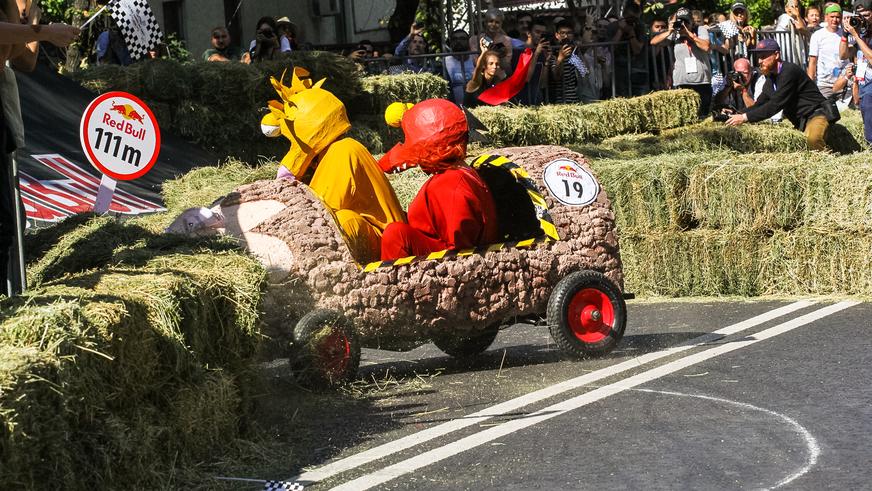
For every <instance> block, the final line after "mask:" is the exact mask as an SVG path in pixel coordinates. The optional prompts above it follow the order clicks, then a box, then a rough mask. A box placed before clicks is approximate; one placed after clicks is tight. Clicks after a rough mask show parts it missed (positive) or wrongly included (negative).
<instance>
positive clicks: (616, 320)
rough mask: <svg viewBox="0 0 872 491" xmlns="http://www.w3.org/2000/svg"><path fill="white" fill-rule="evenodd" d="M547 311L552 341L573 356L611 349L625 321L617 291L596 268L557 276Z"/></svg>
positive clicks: (595, 353)
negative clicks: (561, 276) (558, 279)
mask: <svg viewBox="0 0 872 491" xmlns="http://www.w3.org/2000/svg"><path fill="white" fill-rule="evenodd" d="M547 314H548V330H549V331H550V332H551V337H552V338H553V339H554V342H555V343H557V346H558V347H560V349H561V351H563V352H564V353H566V354H568V355H571V356H573V357H576V358H581V357H585V356H590V355H604V354H606V353H608V352H609V351H611V350H612V349H614V347H615V346H616V345H617V344H618V341H620V340H621V337H623V335H624V328H625V326H626V323H627V307H626V304H624V298H623V296H622V295H621V291H620V290H619V289H618V287H617V286H615V284H614V283H612V282H611V281H610V280H609V279H608V278H606V277H605V276H604V275H603V274H602V273H598V272H596V271H579V272H576V273H572V274H570V275H569V276H567V277H565V278H563V279H562V280H560V282H559V283H557V286H556V287H554V291H553V292H552V293H551V297H550V298H549V299H548V312H547Z"/></svg>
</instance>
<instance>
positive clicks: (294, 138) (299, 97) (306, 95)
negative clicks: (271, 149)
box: [261, 67, 351, 178]
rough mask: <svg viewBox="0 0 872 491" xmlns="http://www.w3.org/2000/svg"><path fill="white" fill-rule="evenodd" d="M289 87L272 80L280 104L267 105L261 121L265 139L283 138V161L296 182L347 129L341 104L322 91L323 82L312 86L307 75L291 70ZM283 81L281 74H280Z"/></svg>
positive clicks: (346, 116)
mask: <svg viewBox="0 0 872 491" xmlns="http://www.w3.org/2000/svg"><path fill="white" fill-rule="evenodd" d="M292 77H293V78H292V81H291V86H290V87H288V86H286V85H284V84H283V83H282V81H279V80H276V79H275V77H272V78H271V82H272V85H273V87H274V88H275V89H276V92H277V93H278V95H279V97H280V98H281V101H279V100H272V101H269V113H268V114H267V115H266V116H264V117H263V119H262V120H261V130H262V131H263V132H264V134H265V135H267V136H272V137H277V136H279V135H283V136H284V137H285V138H287V139H288V140H290V142H291V149H290V151H288V153H287V154H286V155H285V156H284V158H283V159H282V165H283V166H285V167H286V168H287V169H288V170H289V171H291V173H292V174H294V176H295V177H297V178H302V177H303V175H304V174H305V173H306V170H308V168H309V165H310V164H311V163H312V160H313V159H314V158H315V157H316V156H317V155H318V154H319V153H321V152H322V151H323V150H324V149H326V148H327V147H328V146H329V145H330V144H331V143H333V142H335V141H336V140H338V139H339V137H340V136H342V135H343V134H345V133H346V132H347V131H348V130H349V129H350V128H351V123H349V122H348V115H347V114H346V113H345V106H344V105H343V104H342V101H340V100H339V99H337V98H336V96H334V95H333V94H331V93H330V92H328V91H326V90H324V89H322V88H321V85H322V84H323V83H324V79H322V80H320V81H319V82H318V83H316V84H314V85H313V84H312V79H311V78H309V72H308V71H306V70H305V69H303V68H299V67H296V68H294V73H293V76H292ZM282 80H284V73H283V74H282Z"/></svg>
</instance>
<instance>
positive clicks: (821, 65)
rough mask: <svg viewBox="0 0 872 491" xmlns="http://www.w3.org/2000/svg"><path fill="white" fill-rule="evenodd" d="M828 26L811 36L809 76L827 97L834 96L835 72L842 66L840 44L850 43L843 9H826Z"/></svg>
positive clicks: (834, 7) (834, 5)
mask: <svg viewBox="0 0 872 491" xmlns="http://www.w3.org/2000/svg"><path fill="white" fill-rule="evenodd" d="M824 19H825V20H826V23H827V26H826V28H824V29H820V30H818V31H817V32H815V33H814V34H812V35H811V40H810V41H809V43H808V76H809V78H811V79H812V80H813V81H815V82H816V83H817V86H818V89H820V91H821V94H823V95H824V96H825V97H829V96H831V95H832V94H833V84H834V83H835V82H836V78H837V77H838V73H834V71H833V70H836V69H838V68H839V67H840V66H841V58H840V57H839V43H841V42H845V43H847V42H848V39H847V37H846V35H845V33H844V31H843V30H842V7H839V4H837V3H828V4H826V7H824Z"/></svg>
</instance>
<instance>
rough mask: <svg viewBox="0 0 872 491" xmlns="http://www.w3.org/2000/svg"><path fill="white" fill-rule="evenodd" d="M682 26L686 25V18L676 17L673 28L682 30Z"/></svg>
mask: <svg viewBox="0 0 872 491" xmlns="http://www.w3.org/2000/svg"><path fill="white" fill-rule="evenodd" d="M682 27H684V19H676V20H675V21H674V22H673V23H672V30H673V31H680V30H681V28H682Z"/></svg>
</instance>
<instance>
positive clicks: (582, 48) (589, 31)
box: [576, 25, 610, 102]
mask: <svg viewBox="0 0 872 491" xmlns="http://www.w3.org/2000/svg"><path fill="white" fill-rule="evenodd" d="M582 29H583V31H582V34H581V40H580V41H581V44H580V45H579V46H578V50H576V52H577V53H578V52H580V53H581V54H580V55H579V56H580V58H581V60H582V61H583V62H584V66H586V67H587V69H588V74H587V76H586V77H582V79H581V87H580V89H579V95H580V96H581V102H593V101H597V100H600V98H601V97H602V90H603V86H604V85H605V77H604V75H603V74H604V73H605V68H606V65H607V64H608V62H609V59H610V58H609V50H608V48H607V47H605V46H590V44H592V43H593V42H595V41H596V40H595V38H594V35H595V32H596V28H595V27H593V26H592V25H586V26H584V27H583V28H582Z"/></svg>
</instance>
